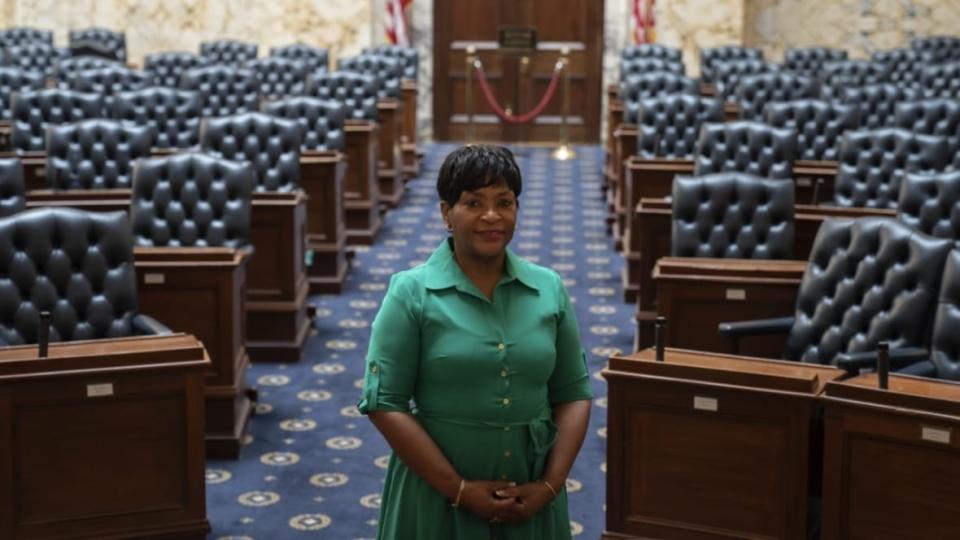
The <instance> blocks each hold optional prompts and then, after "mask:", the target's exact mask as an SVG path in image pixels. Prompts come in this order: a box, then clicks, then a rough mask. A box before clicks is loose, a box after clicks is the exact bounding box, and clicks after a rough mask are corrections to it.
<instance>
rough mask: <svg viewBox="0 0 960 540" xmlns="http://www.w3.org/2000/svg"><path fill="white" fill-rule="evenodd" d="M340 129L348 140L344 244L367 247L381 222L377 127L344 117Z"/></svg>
mask: <svg viewBox="0 0 960 540" xmlns="http://www.w3.org/2000/svg"><path fill="white" fill-rule="evenodd" d="M343 130H344V132H345V134H346V143H347V149H346V152H347V175H346V183H345V185H344V191H343V209H344V214H345V217H344V219H345V226H346V235H347V243H348V244H361V245H365V246H369V245H372V244H373V241H374V239H375V238H376V237H377V233H379V232H380V227H382V225H383V223H382V221H381V219H380V187H379V185H378V183H377V159H378V157H377V148H378V146H377V138H378V137H379V133H378V131H377V130H378V128H377V124H376V122H371V121H370V120H347V122H346V124H345V125H344V126H343Z"/></svg>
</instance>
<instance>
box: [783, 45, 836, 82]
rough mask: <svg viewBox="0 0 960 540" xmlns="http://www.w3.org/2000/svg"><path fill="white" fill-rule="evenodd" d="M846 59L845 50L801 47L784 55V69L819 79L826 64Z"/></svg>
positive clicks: (789, 50)
mask: <svg viewBox="0 0 960 540" xmlns="http://www.w3.org/2000/svg"><path fill="white" fill-rule="evenodd" d="M846 59H847V51H845V50H841V49H831V48H829V47H801V48H797V49H787V52H786V53H784V62H783V68H784V69H785V70H787V71H789V72H791V73H794V74H797V75H801V76H804V77H813V78H817V77H818V76H819V75H820V69H821V68H822V67H823V65H824V64H826V63H828V62H840V61H843V60H846Z"/></svg>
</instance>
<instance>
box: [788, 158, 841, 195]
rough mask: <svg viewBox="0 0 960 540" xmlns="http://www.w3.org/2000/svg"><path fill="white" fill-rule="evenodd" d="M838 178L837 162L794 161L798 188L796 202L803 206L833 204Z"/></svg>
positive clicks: (794, 176)
mask: <svg viewBox="0 0 960 540" xmlns="http://www.w3.org/2000/svg"><path fill="white" fill-rule="evenodd" d="M836 178H837V162H836V161H802V160H797V161H794V162H793V181H794V184H795V187H796V192H795V195H796V196H795V199H794V200H795V201H796V202H797V203H802V204H821V203H828V202H832V201H833V185H834V183H835V181H836Z"/></svg>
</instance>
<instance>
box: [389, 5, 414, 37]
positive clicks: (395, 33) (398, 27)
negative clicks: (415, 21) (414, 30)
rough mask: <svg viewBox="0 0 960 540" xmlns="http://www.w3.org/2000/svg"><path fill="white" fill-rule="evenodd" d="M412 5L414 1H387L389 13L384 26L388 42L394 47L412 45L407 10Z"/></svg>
mask: <svg viewBox="0 0 960 540" xmlns="http://www.w3.org/2000/svg"><path fill="white" fill-rule="evenodd" d="M412 3H413V0H387V13H386V17H385V18H384V21H383V26H384V29H385V30H386V32H387V40H388V41H390V43H393V44H394V45H404V46H408V45H410V34H409V33H408V32H407V18H406V9H407V6H409V5H410V4H412Z"/></svg>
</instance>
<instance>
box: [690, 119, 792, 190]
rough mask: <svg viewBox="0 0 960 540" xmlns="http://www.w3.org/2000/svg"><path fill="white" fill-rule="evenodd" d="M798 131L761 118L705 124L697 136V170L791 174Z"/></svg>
mask: <svg viewBox="0 0 960 540" xmlns="http://www.w3.org/2000/svg"><path fill="white" fill-rule="evenodd" d="M796 153H797V134H796V133H795V132H793V131H790V130H786V129H777V128H774V127H770V126H768V125H766V124H761V123H759V122H747V121H739V122H728V123H726V124H704V126H703V127H702V128H700V137H699V138H698V140H697V148H696V163H695V168H694V174H696V175H698V176H699V175H703V174H710V173H719V172H745V173H750V174H753V175H756V176H759V177H761V178H791V177H792V176H793V160H794V159H795V156H796Z"/></svg>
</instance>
